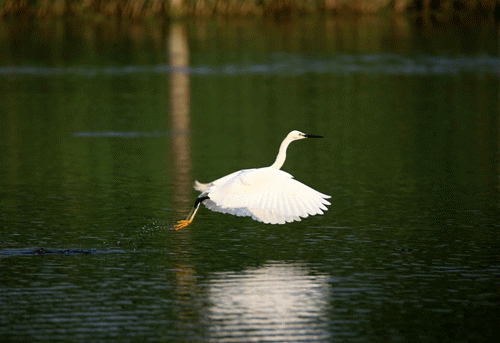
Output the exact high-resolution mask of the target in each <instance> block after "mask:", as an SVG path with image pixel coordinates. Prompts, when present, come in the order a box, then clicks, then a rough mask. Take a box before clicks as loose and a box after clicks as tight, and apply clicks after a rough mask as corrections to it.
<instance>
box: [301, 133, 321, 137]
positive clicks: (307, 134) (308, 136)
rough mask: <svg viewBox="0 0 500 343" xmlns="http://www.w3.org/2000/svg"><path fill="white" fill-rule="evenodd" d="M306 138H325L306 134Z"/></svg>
mask: <svg viewBox="0 0 500 343" xmlns="http://www.w3.org/2000/svg"><path fill="white" fill-rule="evenodd" d="M304 136H305V137H306V138H323V136H318V135H310V134H307V133H305V134H304Z"/></svg>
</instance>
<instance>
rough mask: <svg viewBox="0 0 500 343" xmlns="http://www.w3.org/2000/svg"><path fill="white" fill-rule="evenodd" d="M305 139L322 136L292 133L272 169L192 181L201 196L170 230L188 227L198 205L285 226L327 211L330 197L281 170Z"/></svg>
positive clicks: (243, 171)
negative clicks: (290, 149) (294, 147)
mask: <svg viewBox="0 0 500 343" xmlns="http://www.w3.org/2000/svg"><path fill="white" fill-rule="evenodd" d="M304 138H322V136H316V135H309V134H305V133H302V132H300V131H296V130H294V131H292V132H290V133H289V134H288V135H287V136H286V138H285V139H284V140H283V142H282V143H281V146H280V149H279V152H278V156H277V157H276V161H274V163H273V164H272V165H271V166H269V167H264V168H257V169H243V170H240V171H237V172H234V173H232V174H229V175H227V176H224V177H222V178H220V179H217V180H215V181H213V182H210V183H200V182H198V181H195V183H194V188H195V189H196V190H197V191H200V192H201V194H200V195H199V196H198V198H197V199H196V202H195V203H194V207H193V209H192V210H191V212H190V213H189V215H188V216H187V218H186V219H185V220H179V221H178V222H177V224H176V225H175V226H174V227H173V228H172V230H179V229H182V228H183V227H185V226H188V225H189V224H190V223H191V222H192V221H193V218H194V216H195V215H196V212H197V211H198V208H199V207H200V204H201V203H203V205H205V207H206V208H208V209H209V210H212V211H215V212H221V213H229V214H233V215H235V216H239V217H252V219H254V220H257V221H260V222H264V223H266V224H285V223H286V222H293V221H300V220H301V217H302V218H306V217H308V216H310V215H311V216H312V215H315V214H323V211H326V210H328V208H327V207H326V205H330V202H329V201H327V200H326V199H328V198H330V196H329V195H326V194H322V193H320V192H318V191H316V190H314V189H312V188H311V187H309V186H306V185H304V184H303V183H301V182H299V181H297V180H294V179H293V176H292V175H290V174H288V173H287V172H284V171H282V170H280V168H281V167H282V166H283V163H285V159H286V149H287V148H288V145H289V144H290V143H291V142H293V141H296V140H299V139H304Z"/></svg>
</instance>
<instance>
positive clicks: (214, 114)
mask: <svg viewBox="0 0 500 343" xmlns="http://www.w3.org/2000/svg"><path fill="white" fill-rule="evenodd" d="M498 32H499V31H498V27H496V26H494V25H493V24H489V26H488V24H485V25H484V26H479V25H476V26H471V27H464V26H455V27H437V26H434V27H432V26H424V27H418V26H415V25H414V24H412V23H409V22H406V21H405V20H403V19H391V20H389V19H379V18H373V17H372V18H359V17H358V18H352V20H346V21H344V20H339V19H318V20H309V19H308V20H306V19H303V20H293V21H291V22H287V23H281V24H278V23H274V22H272V21H264V22H251V21H238V22H224V21H222V22H215V21H206V22H193V23H191V22H186V23H177V24H165V23H154V22H151V23H146V24H139V23H118V22H116V23H102V24H99V25H91V24H85V23H73V22H45V23H43V24H36V23H31V24H26V23H14V22H10V23H6V22H2V23H1V24H0V43H1V44H0V46H1V47H0V54H1V56H2V58H1V60H0V116H1V117H0V120H1V125H0V233H1V238H0V304H1V306H0V341H6V342H7V341H37V342H38V341H50V342H55V341H72V342H76V341H81V342H90V341H95V342H98V341H117V342H138V341H172V342H179V341H184V342H192V341H201V342H205V341H210V342H249V341H272V342H284V341H287V342H298V341H301V342H332V341H333V342H336V341H337V342H360V341H364V342H371V341H378V342H398V341H411V342H415V341H421V342H484V341H491V340H492V339H493V337H496V335H497V334H498V331H499V322H500V310H499V296H498V294H499V291H500V259H499V255H500V254H499V250H500V244H499V242H500V233H499V229H500V210H499V205H500V201H499V176H500V173H499V160H500V158H499V147H500V145H499V128H500V126H499V115H500V109H499V108H500V106H499V99H500V97H499V96H500V88H499V75H500V58H499V48H500V47H499V39H498ZM292 129H298V130H301V131H304V132H308V133H315V134H321V135H323V136H325V138H323V139H322V140H306V141H299V142H294V143H292V145H291V146H290V148H289V150H288V159H287V161H286V163H285V165H284V167H283V169H284V170H285V171H287V172H289V173H291V174H292V175H294V176H295V178H296V179H297V180H299V181H301V182H303V183H305V184H307V185H309V186H311V187H313V188H315V189H317V190H318V191H320V192H323V193H326V194H330V195H331V196H332V198H331V199H330V202H331V203H332V205H331V206H329V211H328V212H326V213H325V215H323V216H315V217H311V218H307V219H304V220H303V221H301V222H298V223H291V224H287V225H265V224H262V223H259V222H256V221H253V220H251V219H249V218H239V217H233V216H230V215H223V214H219V213H213V212H210V211H208V210H206V209H204V208H201V209H200V211H199V212H198V214H197V216H196V218H195V221H194V222H193V223H192V224H191V225H190V226H188V227H187V228H184V229H182V230H179V231H176V232H172V231H169V228H170V227H171V226H172V225H173V224H174V223H175V222H176V221H177V220H179V219H183V218H184V217H185V216H186V214H187V213H188V212H189V210H190V208H191V206H192V204H193V202H194V200H195V198H196V195H197V193H196V192H195V191H194V190H193V189H192V182H193V181H194V180H195V179H198V180H200V181H202V182H208V181H212V180H214V179H216V178H218V177H220V176H223V175H226V174H229V173H230V172H233V171H235V170H238V169H243V168H254V167H261V166H267V165H270V164H271V163H272V162H273V161H274V158H275V156H276V153H277V151H278V147H279V144H280V142H281V141H282V139H283V138H284V137H285V135H286V134H287V133H288V132H289V131H290V130H292ZM41 248H43V249H45V251H48V252H52V253H41V252H40V249H41ZM34 252H38V253H34ZM42 252H43V251H42Z"/></svg>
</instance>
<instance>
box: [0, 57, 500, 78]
mask: <svg viewBox="0 0 500 343" xmlns="http://www.w3.org/2000/svg"><path fill="white" fill-rule="evenodd" d="M279 58H280V59H284V60H279V61H271V62H268V63H262V64H259V63H256V64H225V65H219V66H209V65H198V66H190V67H177V66H172V65H169V64H160V65H152V66H140V65H131V66H112V67H68V68H60V67H38V66H4V67H0V75H2V76H7V75H10V76H12V75H32V76H64V75H77V76H82V77H96V76H99V75H105V76H122V75H131V74H171V73H183V74H188V75H201V76H204V75H222V76H223V75H302V74H307V73H313V74H334V75H346V74H347V75H348V74H369V75H372V74H373V75H454V74H458V73H478V74H489V75H495V76H498V75H499V74H500V58H498V57H492V56H487V55H484V56H474V57H465V56H461V57H446V56H426V55H422V56H416V57H408V56H404V55H397V54H368V55H343V54H341V55H335V56H333V57H331V58H312V57H305V56H293V55H290V56H287V55H285V56H283V55H280V56H279Z"/></svg>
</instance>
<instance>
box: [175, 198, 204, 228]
mask: <svg viewBox="0 0 500 343" xmlns="http://www.w3.org/2000/svg"><path fill="white" fill-rule="evenodd" d="M207 199H208V197H207V196H204V197H201V198H197V199H196V201H195V203H194V206H193V208H192V209H191V212H189V214H188V216H187V218H186V219H185V220H179V221H178V222H177V224H175V225H174V227H173V228H172V229H171V230H179V229H182V228H183V227H186V226H188V225H189V224H191V222H192V221H193V218H194V216H195V215H196V212H197V211H198V208H199V207H200V204H201V203H202V202H203V201H205V200H207Z"/></svg>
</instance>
